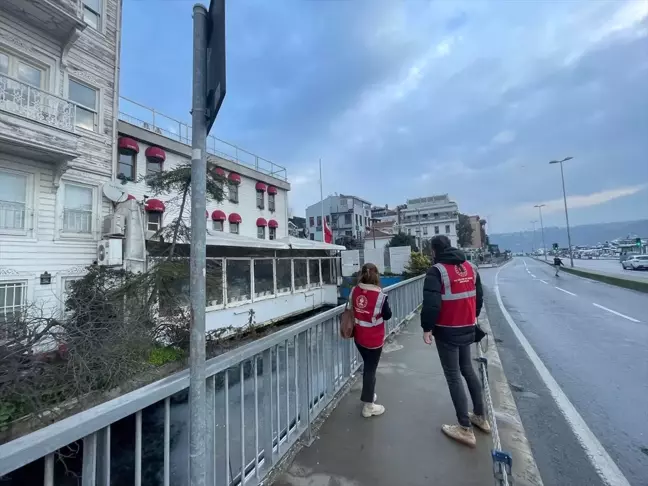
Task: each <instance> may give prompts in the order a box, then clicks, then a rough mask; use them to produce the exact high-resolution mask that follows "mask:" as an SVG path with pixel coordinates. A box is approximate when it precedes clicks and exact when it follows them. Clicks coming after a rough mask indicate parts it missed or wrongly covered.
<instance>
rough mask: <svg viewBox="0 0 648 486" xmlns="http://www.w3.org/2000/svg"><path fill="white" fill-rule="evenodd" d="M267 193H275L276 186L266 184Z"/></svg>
mask: <svg viewBox="0 0 648 486" xmlns="http://www.w3.org/2000/svg"><path fill="white" fill-rule="evenodd" d="M268 194H277V188H276V187H275V186H268Z"/></svg>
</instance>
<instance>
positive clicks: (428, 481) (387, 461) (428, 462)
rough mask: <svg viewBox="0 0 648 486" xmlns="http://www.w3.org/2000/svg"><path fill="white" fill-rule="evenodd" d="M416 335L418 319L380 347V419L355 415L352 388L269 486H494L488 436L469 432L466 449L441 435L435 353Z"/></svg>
mask: <svg viewBox="0 0 648 486" xmlns="http://www.w3.org/2000/svg"><path fill="white" fill-rule="evenodd" d="M421 333H422V331H421V327H420V324H419V318H418V316H417V317H416V318H414V319H412V320H411V321H410V322H409V324H408V325H406V327H405V328H404V329H403V330H402V331H401V332H400V334H398V335H396V336H395V337H394V338H393V339H392V340H391V342H389V343H388V344H387V345H386V346H385V349H384V351H383V357H382V359H381V363H380V366H379V368H378V378H377V384H376V393H377V394H378V402H379V403H381V404H383V405H385V407H386V408H387V411H386V412H385V414H384V415H382V416H380V417H372V418H371V419H364V418H363V417H362V416H361V415H360V410H361V404H360V388H361V380H358V381H356V383H355V384H354V386H353V388H352V389H351V392H350V393H349V394H347V395H346V396H345V397H343V398H342V400H341V401H340V403H339V405H338V406H337V408H336V409H335V410H334V411H333V412H332V414H331V416H330V417H329V418H328V419H327V420H326V421H325V422H324V424H323V425H322V428H321V429H320V430H319V433H318V437H317V438H316V440H315V441H314V442H313V444H312V445H311V446H310V447H304V448H303V449H302V450H301V451H300V452H299V453H298V454H297V456H296V458H295V460H294V462H293V464H292V465H291V467H290V468H289V469H288V471H287V472H285V473H284V474H283V475H281V476H280V477H279V478H278V479H277V480H276V481H275V482H274V486H432V485H438V486H442V485H452V486H455V485H461V486H477V485H479V486H482V485H489V486H490V485H492V484H493V481H494V480H493V472H492V460H491V457H490V450H491V438H490V436H488V435H485V434H483V433H481V432H479V431H477V430H476V431H475V434H476V436H477V448H475V449H470V448H468V447H466V446H463V445H460V444H458V443H455V442H454V441H452V440H450V439H448V438H447V437H446V436H445V435H443V433H442V432H441V429H440V427H441V424H443V423H455V422H456V417H455V413H454V408H453V407H452V402H451V401H450V394H449V392H448V387H447V385H446V382H445V378H444V376H443V372H442V370H441V365H440V363H439V358H438V355H437V352H436V348H435V347H434V345H433V346H432V347H429V346H426V345H425V344H424V343H423V340H422V334H421ZM467 392H468V391H467V389H466V393H467Z"/></svg>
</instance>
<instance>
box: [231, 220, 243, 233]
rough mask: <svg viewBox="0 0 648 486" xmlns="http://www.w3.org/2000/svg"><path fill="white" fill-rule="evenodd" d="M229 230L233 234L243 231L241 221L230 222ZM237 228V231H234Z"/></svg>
mask: <svg viewBox="0 0 648 486" xmlns="http://www.w3.org/2000/svg"><path fill="white" fill-rule="evenodd" d="M229 230H230V231H229V232H230V233H231V234H233V235H238V234H240V232H241V223H230V224H229ZM234 230H236V231H234Z"/></svg>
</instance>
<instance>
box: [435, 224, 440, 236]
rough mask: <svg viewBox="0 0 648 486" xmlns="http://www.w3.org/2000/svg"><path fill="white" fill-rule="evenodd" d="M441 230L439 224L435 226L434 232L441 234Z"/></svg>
mask: <svg viewBox="0 0 648 486" xmlns="http://www.w3.org/2000/svg"><path fill="white" fill-rule="evenodd" d="M439 231H440V230H439V227H438V226H435V227H434V234H435V235H438V234H440V233H439Z"/></svg>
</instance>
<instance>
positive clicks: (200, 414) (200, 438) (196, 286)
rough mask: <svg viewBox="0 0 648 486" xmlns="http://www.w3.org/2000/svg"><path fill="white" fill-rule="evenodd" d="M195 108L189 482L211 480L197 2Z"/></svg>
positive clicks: (202, 21) (202, 75) (198, 485)
mask: <svg viewBox="0 0 648 486" xmlns="http://www.w3.org/2000/svg"><path fill="white" fill-rule="evenodd" d="M193 21H194V38H193V41H194V48H193V95H192V98H193V99H192V108H191V121H192V125H193V126H192V130H191V148H192V150H191V267H190V268H191V270H190V278H191V280H190V297H191V337H190V351H189V413H190V415H189V484H191V486H206V485H207V478H206V472H207V461H206V460H207V456H206V454H205V449H206V441H205V435H206V434H205V431H206V429H207V425H206V424H207V421H206V413H207V408H206V402H205V395H206V383H205V379H206V378H205V302H206V300H205V271H206V270H205V268H206V249H207V248H206V234H207V220H206V219H205V211H206V201H205V193H206V179H207V160H206V154H205V145H206V143H207V117H206V114H207V109H206V105H207V99H206V94H207V89H206V85H207V27H208V17H207V9H206V8H205V7H204V6H203V5H194V8H193Z"/></svg>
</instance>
